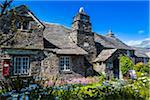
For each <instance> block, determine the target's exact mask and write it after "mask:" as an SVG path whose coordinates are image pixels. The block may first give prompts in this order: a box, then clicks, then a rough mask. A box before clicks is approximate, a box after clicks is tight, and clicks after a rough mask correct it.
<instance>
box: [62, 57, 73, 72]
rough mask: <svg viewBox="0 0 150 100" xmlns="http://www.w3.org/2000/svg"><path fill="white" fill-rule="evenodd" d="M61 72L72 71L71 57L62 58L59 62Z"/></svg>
mask: <svg viewBox="0 0 150 100" xmlns="http://www.w3.org/2000/svg"><path fill="white" fill-rule="evenodd" d="M59 64H60V70H61V71H70V67H71V66H70V57H69V56H62V57H60V60H59Z"/></svg>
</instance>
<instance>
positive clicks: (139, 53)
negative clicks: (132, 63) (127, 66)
mask: <svg viewBox="0 0 150 100" xmlns="http://www.w3.org/2000/svg"><path fill="white" fill-rule="evenodd" d="M134 50H135V56H136V57H145V58H149V57H148V55H147V54H146V52H144V51H143V50H142V49H140V48H134Z"/></svg>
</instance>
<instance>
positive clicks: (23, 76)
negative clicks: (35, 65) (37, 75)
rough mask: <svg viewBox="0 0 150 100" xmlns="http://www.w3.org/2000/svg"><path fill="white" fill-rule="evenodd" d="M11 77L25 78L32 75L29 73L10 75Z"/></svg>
mask: <svg viewBox="0 0 150 100" xmlns="http://www.w3.org/2000/svg"><path fill="white" fill-rule="evenodd" d="M10 77H11V78H17V77H21V78H25V77H32V76H31V75H11V76H10Z"/></svg>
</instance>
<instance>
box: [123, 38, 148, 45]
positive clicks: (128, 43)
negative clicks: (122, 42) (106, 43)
mask: <svg viewBox="0 0 150 100" xmlns="http://www.w3.org/2000/svg"><path fill="white" fill-rule="evenodd" d="M143 41H150V38H145V39H141V40H130V41H128V42H126V44H127V45H130V46H140V45H141V43H142V42H143ZM146 45H150V44H146Z"/></svg>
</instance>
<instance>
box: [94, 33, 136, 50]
mask: <svg viewBox="0 0 150 100" xmlns="http://www.w3.org/2000/svg"><path fill="white" fill-rule="evenodd" d="M95 42H97V43H100V44H101V45H102V46H104V47H105V48H116V49H126V50H133V48H131V47H130V46H128V45H126V44H125V43H123V42H122V41H120V40H119V39H118V38H116V37H110V36H103V35H99V34H97V33H95Z"/></svg>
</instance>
